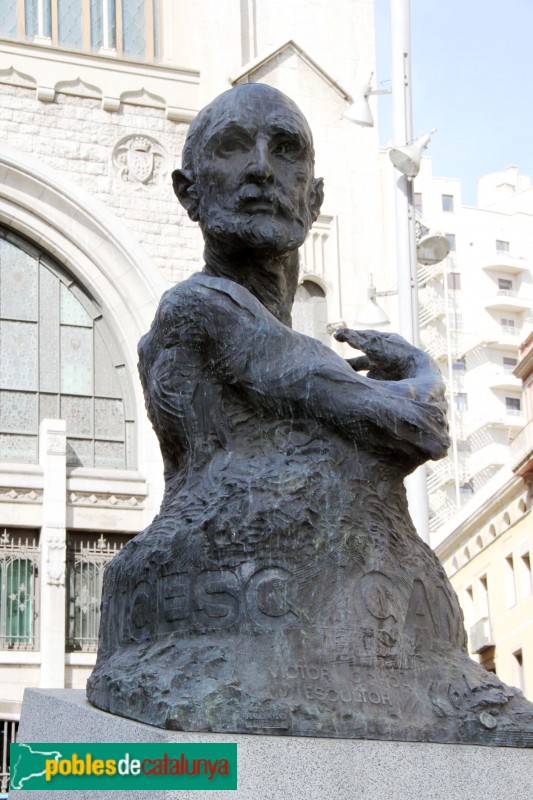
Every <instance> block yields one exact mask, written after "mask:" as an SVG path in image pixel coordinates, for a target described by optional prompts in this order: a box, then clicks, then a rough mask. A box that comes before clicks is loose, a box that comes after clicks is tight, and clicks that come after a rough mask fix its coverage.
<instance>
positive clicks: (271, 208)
mask: <svg viewBox="0 0 533 800" xmlns="http://www.w3.org/2000/svg"><path fill="white" fill-rule="evenodd" d="M241 210H242V211H244V212H246V213H247V214H275V212H276V205H275V204H274V203H272V202H270V201H268V200H246V201H245V202H244V203H243V204H242V206H241Z"/></svg>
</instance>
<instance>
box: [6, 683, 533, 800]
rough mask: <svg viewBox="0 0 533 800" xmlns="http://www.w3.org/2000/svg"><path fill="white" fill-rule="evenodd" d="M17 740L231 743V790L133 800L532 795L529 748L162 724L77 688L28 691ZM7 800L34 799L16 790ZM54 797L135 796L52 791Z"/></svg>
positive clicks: (472, 799)
mask: <svg viewBox="0 0 533 800" xmlns="http://www.w3.org/2000/svg"><path fill="white" fill-rule="evenodd" d="M19 741H21V742H55V741H64V742H146V743H154V742H156V743H157V742H162V743H163V742H169V743H170V742H183V743H185V742H213V741H217V742H235V741H236V742H237V744H238V785H239V788H238V790H237V792H228V791H209V792H203V791H189V792H188V791H169V792H148V791H146V792H144V791H139V792H135V798H133V800H142V798H144V797H146V798H148V797H149V798H150V800H159V799H160V800H170V799H171V798H176V799H177V798H179V799H180V800H202V798H203V797H206V798H209V800H229V798H230V797H236V798H237V800H333V799H334V800H389V799H391V798H401V799H402V800H429V798H431V800H466V798H468V800H506V798H509V800H511V798H512V800H530V798H531V797H532V796H533V755H532V752H531V750H526V749H520V748H505V747H479V746H474V745H455V744H419V743H413V742H381V741H363V740H355V739H353V740H349V739H318V738H317V739H313V738H300V737H294V736H289V737H285V736H255V735H243V734H239V735H237V734H236V735H230V734H218V733H217V734H209V733H194V734H193V733H182V732H172V731H165V730H162V729H160V728H155V727H152V726H149V725H143V724H141V723H138V722H133V721H131V720H128V719H123V718H121V717H117V716H113V715H110V714H106V713H105V712H103V711H99V710H98V709H95V708H93V707H92V706H90V705H89V703H88V702H87V700H86V699H85V695H84V693H83V692H81V691H75V690H72V689H64V690H57V689H52V690H40V689H27V690H26V694H25V696H24V703H23V708H22V718H21V725H20V730H19ZM9 797H10V800H36V798H35V792H30V791H26V792H24V791H19V792H16V791H13V792H10V795H9ZM53 797H54V800H104V798H105V800H132V797H131V792H120V791H117V792H97V791H89V792H83V791H79V792H54V794H53Z"/></svg>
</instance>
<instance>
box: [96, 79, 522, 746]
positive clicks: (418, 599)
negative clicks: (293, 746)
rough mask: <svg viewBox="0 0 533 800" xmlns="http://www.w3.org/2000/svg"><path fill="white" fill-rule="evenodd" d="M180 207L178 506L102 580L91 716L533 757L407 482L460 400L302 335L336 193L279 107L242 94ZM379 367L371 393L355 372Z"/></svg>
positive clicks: (389, 364) (208, 119)
mask: <svg viewBox="0 0 533 800" xmlns="http://www.w3.org/2000/svg"><path fill="white" fill-rule="evenodd" d="M173 178H174V187H175V190H176V193H177V195H178V197H179V199H180V201H181V202H182V204H183V205H184V206H185V208H186V209H187V211H188V213H189V215H190V216H191V218H192V219H194V220H197V221H198V222H199V223H200V226H201V228H202V231H203V234H204V238H205V244H206V248H205V268H204V270H203V272H202V273H201V274H197V275H193V276H192V277H191V278H189V280H187V281H185V282H183V283H181V284H179V285H178V286H176V287H174V288H173V289H171V290H170V291H169V292H167V293H166V294H165V295H164V297H163V298H162V300H161V304H160V306H159V309H158V312H157V314H156V317H155V320H154V322H153V325H152V328H151V330H150V331H149V333H148V334H147V335H146V336H145V337H144V338H143V339H142V340H141V343H140V345H139V354H140V364H139V368H140V374H141V380H142V383H143V388H144V393H145V398H146V405H147V409H148V414H149V417H150V420H151V422H152V424H153V426H154V429H155V431H156V433H157V436H158V438H159V441H160V445H161V451H162V454H163V458H164V464H165V481H166V491H165V496H164V500H163V504H162V507H161V511H160V513H159V515H158V516H157V517H156V518H155V519H154V521H153V522H152V524H151V525H150V526H149V527H148V528H147V529H146V530H145V531H144V532H143V533H142V534H140V535H139V536H137V537H136V538H135V539H134V540H133V541H131V542H130V543H129V544H128V545H126V547H124V549H123V550H122V551H121V552H120V553H119V555H117V556H116V558H114V559H113V561H112V563H111V564H110V566H109V567H108V569H107V570H106V575H105V583H104V592H103V605H102V623H101V630H100V645H99V652H98V661H97V665H96V668H95V670H94V672H93V674H92V676H91V678H90V680H89V684H88V696H89V699H90V701H91V702H92V703H93V704H94V705H96V706H98V707H99V708H103V709H106V710H109V711H111V712H112V713H115V714H120V715H123V716H125V717H130V718H132V719H136V720H140V721H142V722H148V723H151V724H153V725H158V726H161V727H165V728H172V729H177V730H180V729H182V730H191V731H201V730H213V731H235V732H244V733H252V732H254V733H270V734H293V735H302V736H330V737H344V738H346V737H360V738H382V739H404V740H413V741H434V742H472V743H483V744H499V745H502V744H509V745H513V744H515V745H531V744H532V743H533V706H532V705H531V704H529V703H528V702H527V701H526V700H524V698H523V697H522V695H521V694H520V692H519V691H518V690H517V689H512V688H509V687H507V686H505V685H504V684H502V683H501V681H499V679H498V678H497V677H496V676H495V675H492V674H490V673H488V672H486V671H485V670H483V669H482V668H481V667H480V666H479V665H478V664H476V663H475V662H474V661H472V660H471V659H470V658H468V655H467V651H466V637H465V632H464V627H463V620H462V614H461V610H460V608H459V604H458V601H457V597H456V595H455V593H454V591H453V589H452V587H451V585H450V583H449V581H448V579H447V578H446V575H445V573H444V570H443V568H442V566H441V564H440V562H439V561H438V559H437V558H436V556H435V555H434V553H433V552H432V551H431V550H430V548H429V547H427V546H426V545H425V544H424V543H423V542H422V541H421V540H420V538H419V537H418V536H417V534H416V532H415V530H414V528H413V525H412V523H411V520H410V517H409V514H408V510H407V503H406V497H405V491H404V487H403V479H404V477H405V476H406V475H407V474H409V473H410V472H412V471H413V470H414V469H415V468H416V467H417V466H418V465H419V464H422V463H423V462H424V461H426V460H427V459H438V458H441V457H442V456H443V455H445V453H446V450H447V447H448V444H449V441H448V431H447V424H446V417H445V409H446V405H445V400H444V386H443V383H442V380H441V376H440V374H439V371H438V369H437V367H436V365H435V364H434V362H433V361H432V360H431V359H430V358H429V356H428V355H426V354H425V353H423V352H421V351H420V350H417V349H416V348H414V347H412V346H411V345H409V344H408V343H407V342H405V341H404V340H403V339H401V337H399V336H397V335H394V334H380V333H378V332H375V331H363V332H362V331H357V332H355V331H348V330H344V331H341V332H339V333H338V334H337V338H339V339H340V340H342V341H347V342H348V343H349V344H350V345H352V346H353V347H355V348H357V349H358V350H360V351H362V352H363V353H364V354H365V355H364V356H360V357H358V358H355V359H353V360H350V361H345V360H343V359H342V358H340V357H339V356H338V355H336V354H335V353H334V352H333V351H332V350H331V349H330V348H328V347H325V346H324V345H322V344H321V343H320V342H318V341H316V340H314V339H311V338H309V337H306V336H303V335H301V334H299V333H296V332H294V331H292V330H291V328H290V309H291V305H292V300H293V297H294V293H295V289H296V286H297V277H298V259H297V248H298V247H299V246H300V245H301V243H302V242H303V240H304V238H305V236H306V234H307V232H308V230H309V228H310V226H311V224H312V222H313V221H314V219H316V217H317V215H318V212H319V209H320V203H321V199H322V182H321V181H320V180H316V179H315V178H314V177H313V149H312V138H311V133H310V131H309V128H308V126H307V123H306V121H305V119H304V118H303V116H302V114H301V112H300V111H299V110H298V109H297V108H296V106H294V104H293V103H292V101H290V100H289V99H288V98H286V97H285V96H284V95H282V94H281V93H280V92H278V91H276V90H274V89H272V88H270V87H268V86H264V85H258V84H247V85H243V86H239V87H237V88H235V89H232V90H230V91H229V92H226V93H225V94H223V95H221V96H220V97H219V98H217V99H216V100H215V101H214V102H213V103H212V104H211V105H210V106H208V107H207V108H206V109H204V110H203V111H202V112H201V113H200V115H199V116H198V117H197V119H196V121H195V122H194V123H193V125H192V126H191V129H190V132H189V136H188V140H187V144H186V147H185V151H184V154H183V166H182V169H181V170H176V172H175V173H174V175H173ZM360 370H362V371H367V370H368V373H367V375H361V374H360V373H359V371H360Z"/></svg>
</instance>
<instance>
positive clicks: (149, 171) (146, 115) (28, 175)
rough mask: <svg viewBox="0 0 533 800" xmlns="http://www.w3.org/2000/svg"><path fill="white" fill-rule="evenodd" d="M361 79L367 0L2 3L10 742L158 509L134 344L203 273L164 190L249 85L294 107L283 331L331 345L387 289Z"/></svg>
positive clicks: (366, 62) (4, 646)
mask: <svg viewBox="0 0 533 800" xmlns="http://www.w3.org/2000/svg"><path fill="white" fill-rule="evenodd" d="M106 9H107V11H109V10H110V9H111V12H112V14H111V16H110V17H106V16H105V15H103V12H105V11H106ZM373 68H374V30H373V3H372V2H371V0H338V1H337V2H335V3H332V2H331V0H321V2H316V3H313V4H312V5H309V4H307V3H304V2H303V0H302V2H300V0H298V1H297V2H292V3H290V4H286V3H277V2H272V0H270V1H269V2H266V0H256V2H253V3H251V2H237V0H224V1H223V2H220V3H212V2H209V0H200V2H197V3H194V4H192V5H191V4H190V3H185V2H183V0H159V2H157V0H121V2H116V3H115V2H106V3H103V2H99V0H94V2H91V3H85V2H83V3H82V2H81V0H42V2H39V3H35V4H27V3H24V2H23V1H22V0H9V1H8V2H7V3H6V4H4V6H3V8H2V12H0V96H1V99H0V132H1V136H2V142H3V145H2V148H1V150H0V270H1V275H0V278H1V285H0V288H1V289H2V303H1V306H0V326H1V328H2V365H1V367H0V391H1V397H0V399H1V401H2V402H1V403H0V409H1V410H0V578H1V589H0V719H1V720H3V722H1V723H0V724H2V725H4V727H3V728H2V731H3V734H2V735H3V736H4V737H6V736H9V735H11V734H9V730H10V728H9V726H10V725H11V724H12V721H14V720H16V717H17V714H18V708H19V704H20V702H21V699H22V693H23V690H24V688H25V687H26V686H42V687H61V686H72V687H82V686H84V683H85V680H86V678H87V675H88V674H89V672H90V670H91V666H92V664H93V663H94V651H95V648H96V631H97V625H98V603H99V590H100V585H101V576H102V571H103V568H104V566H105V563H106V562H107V560H108V559H109V558H110V557H111V556H112V554H113V552H115V551H116V549H117V548H119V547H120V546H121V545H122V543H123V542H124V541H125V538H127V537H129V536H132V535H134V534H135V533H137V532H139V531H140V530H142V529H143V528H144V527H145V526H146V524H147V523H148V522H149V521H150V519H151V518H152V517H153V515H154V514H155V513H156V512H157V509H158V505H159V501H160V497H161V492H162V472H161V460H160V456H159V451H158V447H157V443H156V441H155V437H154V435H153V433H152V431H151V429H150V426H149V424H148V422H147V421H146V418H145V413H144V403H143V398H142V392H141V389H140V385H139V382H138V380H137V377H136V361H137V356H136V344H137V341H138V340H139V338H140V337H141V336H142V335H143V334H144V333H145V331H146V330H147V329H148V327H149V325H150V323H151V319H152V317H153V314H154V311H155V309H156V307H157V303H158V300H159V298H160V296H161V294H162V292H163V291H164V290H165V288H166V287H168V286H171V285H173V284H174V283H175V282H176V281H179V280H182V279H183V278H185V277H186V276H188V275H189V274H191V273H192V272H193V271H195V270H196V269H198V268H199V267H200V266H201V249H202V244H201V239H200V235H199V232H198V230H197V228H196V226H195V225H193V224H192V223H191V222H190V221H189V220H188V218H187V217H186V215H185V213H184V212H183V210H182V209H181V207H180V206H179V205H178V203H177V201H176V200H175V198H174V195H173V193H172V189H171V184H170V173H171V171H172V169H174V168H175V167H176V166H179V163H180V153H181V148H182V146H183V142H184V138H185V136H186V133H187V129H188V125H189V123H190V121H191V119H193V117H194V116H195V114H196V112H197V111H198V110H199V109H200V108H201V107H202V106H203V105H205V103H207V102H209V100H211V99H212V98H213V97H214V96H216V95H217V94H218V93H220V92H221V91H224V90H225V89H227V88H229V87H230V86H231V85H233V84H235V83H239V82H246V81H263V82H267V83H270V84H272V85H274V86H277V87H279V88H281V89H282V90H283V91H285V92H286V93H287V94H289V95H290V96H292V97H293V98H294V99H295V101H296V102H297V103H298V104H299V105H300V106H301V107H302V109H303V111H304V113H305V114H306V116H307V117H308V119H309V121H310V123H311V127H312V128H313V131H314V135H315V147H316V166H317V174H319V175H323V176H324V178H325V183H326V201H325V204H324V207H323V209H322V214H321V216H320V218H319V220H318V221H317V224H316V225H315V228H314V229H313V232H312V233H311V235H310V237H309V239H308V241H307V242H306V244H305V245H304V247H303V249H302V256H301V286H300V289H299V291H298V302H297V307H296V309H295V324H296V325H297V327H298V328H299V329H300V330H302V331H303V332H306V333H311V334H312V335H315V336H319V337H320V338H322V339H323V340H324V341H328V342H330V343H332V340H331V338H330V337H329V334H328V333H327V331H326V326H327V325H328V324H335V323H338V322H339V321H341V320H343V321H345V322H348V323H349V322H351V321H352V320H353V318H354V315H355V310H356V308H357V306H358V305H360V304H362V303H364V301H365V299H366V298H365V297H363V296H361V297H359V296H358V293H357V292H358V291H361V289H360V288H359V289H358V287H364V286H366V283H367V275H368V273H370V272H373V273H374V274H375V275H376V280H377V281H378V282H379V283H380V284H381V285H390V284H391V283H392V281H393V277H392V276H391V275H387V274H385V273H386V270H387V267H386V265H385V264H386V262H385V259H384V258H383V257H382V254H381V252H380V247H381V245H380V243H381V241H382V235H381V228H380V226H381V215H380V213H379V208H380V198H379V191H380V186H379V163H378V161H379V152H378V146H377V133H376V131H375V130H361V129H359V128H356V127H355V126H351V125H350V124H349V123H346V122H344V121H342V120H341V115H342V112H343V110H344V109H345V108H346V106H347V104H348V103H349V102H350V100H351V94H352V93H354V94H355V93H356V92H357V91H359V89H360V87H361V86H362V85H363V83H365V82H366V80H367V79H368V75H369V74H370V73H371V72H372V70H373ZM381 265H385V266H381ZM382 272H383V274H382ZM376 273H377V274H376ZM6 726H7V727H6ZM1 766H2V765H0V767H1ZM3 767H4V771H5V765H3Z"/></svg>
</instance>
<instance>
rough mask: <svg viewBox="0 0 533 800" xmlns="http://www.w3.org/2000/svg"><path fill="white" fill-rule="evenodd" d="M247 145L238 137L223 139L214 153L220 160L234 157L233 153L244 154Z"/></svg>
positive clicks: (247, 147)
mask: <svg viewBox="0 0 533 800" xmlns="http://www.w3.org/2000/svg"><path fill="white" fill-rule="evenodd" d="M248 149H249V145H248V143H247V142H245V141H244V139H241V138H239V137H231V138H227V139H223V140H222V141H221V142H220V143H219V144H218V146H217V148H216V150H215V152H216V154H217V155H218V156H221V157H222V158H224V157H227V156H231V155H234V154H235V153H246V152H247V151H248Z"/></svg>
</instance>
